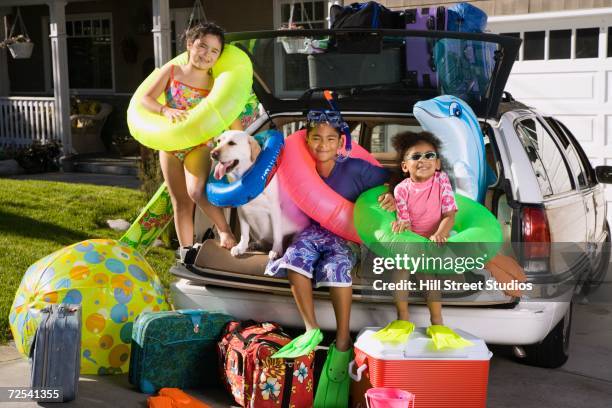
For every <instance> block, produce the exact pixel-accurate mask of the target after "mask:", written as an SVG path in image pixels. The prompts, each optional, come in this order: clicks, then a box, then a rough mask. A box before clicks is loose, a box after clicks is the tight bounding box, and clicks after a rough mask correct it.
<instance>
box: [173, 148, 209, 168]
mask: <svg viewBox="0 0 612 408" xmlns="http://www.w3.org/2000/svg"><path fill="white" fill-rule="evenodd" d="M202 146H209V144H208V143H202V144H199V145H197V146H191V147H188V148H186V149H181V150H171V151H169V152H167V153H170V154H171V155H173V156H174V157H176V158H177V159H179V160H180V161H181V163H182V162H184V161H185V157H187V155H188V154H189V153H191V152H192V151H194V150H195V149H199V148H200V147H202Z"/></svg>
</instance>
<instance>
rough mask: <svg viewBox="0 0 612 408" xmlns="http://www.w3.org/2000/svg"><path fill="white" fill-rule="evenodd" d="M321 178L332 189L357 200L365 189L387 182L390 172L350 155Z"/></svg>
mask: <svg viewBox="0 0 612 408" xmlns="http://www.w3.org/2000/svg"><path fill="white" fill-rule="evenodd" d="M321 178H322V179H323V181H324V182H325V184H327V185H328V186H330V187H331V188H332V190H334V191H335V192H337V193H338V194H340V195H341V196H342V197H344V198H346V199H347V200H349V201H351V202H355V201H356V200H357V198H358V197H359V195H360V194H361V193H363V192H364V191H366V190H369V189H371V188H372V187H376V186H380V185H381V184H384V183H385V182H387V180H388V179H389V172H388V171H387V170H386V169H383V168H382V167H378V166H374V165H373V164H370V163H368V162H367V161H365V160H361V159H355V158H351V157H350V158H348V159H347V160H345V161H343V162H337V163H336V164H335V165H334V168H333V169H332V171H331V173H330V174H329V176H328V177H321Z"/></svg>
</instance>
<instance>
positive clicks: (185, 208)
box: [141, 23, 242, 264]
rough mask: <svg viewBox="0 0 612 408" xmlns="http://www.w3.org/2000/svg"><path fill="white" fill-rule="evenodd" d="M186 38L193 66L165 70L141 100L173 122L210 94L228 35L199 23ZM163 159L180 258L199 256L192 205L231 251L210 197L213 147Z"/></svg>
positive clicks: (227, 234)
mask: <svg viewBox="0 0 612 408" xmlns="http://www.w3.org/2000/svg"><path fill="white" fill-rule="evenodd" d="M185 39H186V43H187V44H186V45H187V53H188V58H189V62H188V63H187V64H186V65H170V66H168V67H165V68H163V69H162V70H161V72H160V75H159V78H158V79H157V81H155V83H153V84H152V85H151V88H150V89H149V91H148V92H147V94H146V95H145V96H144V97H143V98H142V101H141V103H142V104H143V105H144V107H145V108H147V109H148V110H150V111H152V112H156V113H159V114H160V115H163V116H165V117H166V118H167V119H168V120H170V121H172V122H173V123H175V122H179V121H182V120H184V119H185V118H186V117H187V116H188V115H189V110H190V109H191V108H193V107H194V106H195V105H197V104H198V103H199V102H200V101H201V100H203V99H204V98H206V96H207V95H208V93H209V92H210V89H211V88H212V86H213V77H212V67H213V66H214V64H215V63H216V62H217V60H218V59H219V56H220V55H221V53H222V52H223V42H224V33H223V29H221V28H220V27H219V26H217V25H215V24H213V23H205V24H198V25H196V26H195V27H192V28H190V29H189V30H188V31H187V32H186V33H185ZM162 92H164V93H165V95H166V101H167V103H166V105H161V104H160V103H158V102H157V98H158V97H159V95H161V93H162ZM230 128H231V129H234V130H242V125H241V124H240V120H238V119H236V120H235V121H234V122H233V123H232V125H231V126H230ZM159 161H160V163H161V168H162V173H163V175H164V180H165V181H166V184H167V186H168V190H169V192H170V196H171V198H172V206H173V208H174V225H175V227H176V232H177V235H178V239H179V243H180V246H181V249H180V253H181V260H182V261H183V262H185V263H186V264H190V263H193V261H194V260H195V255H196V254H197V248H194V247H193V235H194V227H193V211H194V204H197V205H198V207H199V208H200V209H201V210H202V211H204V213H205V214H206V215H207V216H208V217H209V218H210V219H211V220H212V222H213V223H214V224H215V225H216V227H217V230H218V232H219V237H220V241H221V246H223V247H225V248H227V249H229V248H231V247H233V246H234V245H236V239H235V237H234V235H233V234H232V232H231V230H230V228H229V226H228V224H227V221H226V219H225V216H224V215H223V211H222V210H221V209H220V208H218V207H215V206H213V205H212V204H210V203H209V202H208V200H207V199H206V195H205V186H206V180H207V178H208V174H209V173H210V165H211V164H210V147H208V146H207V144H200V145H197V146H192V147H189V148H187V149H182V150H175V151H170V152H164V151H160V152H159Z"/></svg>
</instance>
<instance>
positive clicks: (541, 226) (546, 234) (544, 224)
mask: <svg viewBox="0 0 612 408" xmlns="http://www.w3.org/2000/svg"><path fill="white" fill-rule="evenodd" d="M521 219H522V232H523V236H522V241H523V256H524V259H525V260H528V261H529V260H537V259H548V258H549V257H550V229H549V228H548V219H547V218H546V213H545V212H544V209H543V208H538V207H525V208H523V209H522V217H521Z"/></svg>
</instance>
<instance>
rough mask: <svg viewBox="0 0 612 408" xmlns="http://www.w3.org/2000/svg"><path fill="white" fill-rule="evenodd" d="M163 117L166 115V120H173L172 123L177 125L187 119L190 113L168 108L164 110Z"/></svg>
mask: <svg viewBox="0 0 612 408" xmlns="http://www.w3.org/2000/svg"><path fill="white" fill-rule="evenodd" d="M162 115H164V116H165V117H166V119H168V120H171V121H172V123H176V122H182V121H183V120H185V119H187V116H188V115H189V112H188V111H186V110H181V109H174V108H168V107H167V106H166V107H164V108H163V109H162Z"/></svg>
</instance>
